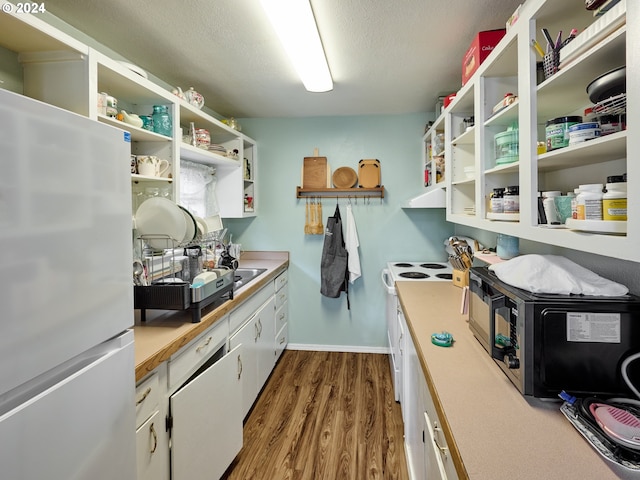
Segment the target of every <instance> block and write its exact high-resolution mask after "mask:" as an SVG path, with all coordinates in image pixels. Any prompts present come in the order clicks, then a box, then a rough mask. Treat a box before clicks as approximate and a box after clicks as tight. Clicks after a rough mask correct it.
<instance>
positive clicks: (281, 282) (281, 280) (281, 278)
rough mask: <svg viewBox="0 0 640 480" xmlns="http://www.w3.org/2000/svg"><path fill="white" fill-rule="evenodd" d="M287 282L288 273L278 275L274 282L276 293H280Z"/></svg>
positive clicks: (286, 271)
mask: <svg viewBox="0 0 640 480" xmlns="http://www.w3.org/2000/svg"><path fill="white" fill-rule="evenodd" d="M288 281H289V271H288V270H285V271H284V272H282V273H281V274H280V275H278V276H277V277H276V279H275V281H274V283H275V285H276V292H278V291H280V289H281V288H282V287H284V286H285V285H286V284H287V282H288Z"/></svg>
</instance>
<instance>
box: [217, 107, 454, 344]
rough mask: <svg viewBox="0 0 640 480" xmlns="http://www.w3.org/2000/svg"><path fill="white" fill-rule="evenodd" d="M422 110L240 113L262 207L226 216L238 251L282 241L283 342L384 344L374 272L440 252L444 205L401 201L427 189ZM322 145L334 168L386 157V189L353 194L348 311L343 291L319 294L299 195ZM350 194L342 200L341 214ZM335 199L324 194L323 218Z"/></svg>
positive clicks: (315, 255) (314, 253) (318, 243)
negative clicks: (286, 256) (307, 163)
mask: <svg viewBox="0 0 640 480" xmlns="http://www.w3.org/2000/svg"><path fill="white" fill-rule="evenodd" d="M428 119H430V117H428V115H427V114H411V115H399V116H398V115H391V116H388V115H381V116H352V117H314V118H296V119H272V118H270V119H242V120H241V121H240V123H241V125H242V128H243V132H246V133H247V134H248V135H249V136H250V137H252V138H253V139H255V140H256V142H257V143H258V155H259V166H258V170H257V171H258V177H259V179H258V188H259V193H258V195H257V198H256V202H259V203H257V207H258V208H259V215H258V216H257V217H256V218H253V219H235V220H231V219H225V220H224V224H225V226H226V227H228V228H229V230H230V231H231V232H232V233H233V238H234V242H239V243H242V248H243V250H287V251H289V252H290V259H291V262H290V267H289V299H290V300H289V302H290V303H289V316H290V323H289V341H290V342H291V343H292V344H301V345H320V346H338V347H344V348H362V349H366V348H374V349H375V348H381V347H385V346H386V326H385V320H384V312H385V304H384V296H385V291H384V289H383V287H382V284H381V280H380V272H381V270H382V269H383V268H384V267H385V265H386V263H387V262H389V261H397V260H432V261H436V260H439V261H444V260H446V254H445V251H444V245H443V242H444V240H445V239H446V238H447V237H449V236H450V235H452V233H453V225H452V224H450V223H448V222H446V220H445V212H444V209H420V210H403V209H402V208H401V204H402V203H403V202H405V201H406V200H408V199H409V198H411V197H413V196H415V195H417V194H419V193H421V192H422V191H423V187H422V183H421V175H422V174H421V148H422V142H421V137H422V134H423V132H424V125H425V123H426V121H427V120H428ZM314 148H318V149H319V154H320V155H321V156H325V157H327V159H328V161H329V163H330V165H331V168H332V169H334V170H335V169H336V168H338V167H341V166H348V167H351V168H354V169H356V168H357V164H358V161H359V160H360V159H362V158H377V159H379V160H380V162H381V165H382V169H381V170H382V183H383V185H384V187H385V198H384V200H383V201H382V202H381V201H380V199H371V200H370V202H369V203H368V204H363V201H362V200H358V202H357V204H356V203H355V202H354V201H352V206H353V212H354V217H355V221H356V224H357V230H358V236H359V239H360V261H361V266H362V277H361V278H360V279H358V280H357V281H356V283H355V284H353V285H350V293H349V297H350V299H351V311H347V304H346V300H345V297H344V294H342V295H341V298H340V299H332V298H326V297H323V296H322V295H321V294H320V258H321V254H322V247H323V239H324V237H323V235H305V234H304V223H305V200H304V199H300V200H298V199H297V198H296V186H298V185H300V171H301V168H302V163H303V158H304V157H305V156H313V149H314ZM346 202H347V200H346V199H340V206H341V212H342V215H343V218H344V216H345V213H346ZM335 206H336V200H335V199H325V200H323V213H324V218H323V223H324V224H325V225H326V218H327V216H329V215H331V214H333V211H334V210H335Z"/></svg>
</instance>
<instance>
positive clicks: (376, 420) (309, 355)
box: [223, 350, 409, 480]
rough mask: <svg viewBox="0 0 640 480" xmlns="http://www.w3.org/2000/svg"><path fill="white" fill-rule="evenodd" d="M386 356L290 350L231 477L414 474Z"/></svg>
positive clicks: (332, 478)
mask: <svg viewBox="0 0 640 480" xmlns="http://www.w3.org/2000/svg"><path fill="white" fill-rule="evenodd" d="M408 478H409V477H408V473H407V466H406V461H405V454H404V443H403V425H402V414H401V411H400V405H399V404H398V403H396V402H395V400H394V398H393V386H392V384H391V373H390V368H389V360H388V357H387V356H386V355H379V354H365V353H337V352H308V351H295V350H286V351H285V352H284V353H283V355H282V357H281V359H280V361H279V363H278V365H277V366H276V368H275V369H274V371H273V373H272V375H271V377H270V378H269V380H268V382H267V384H266V385H265V387H264V390H263V392H262V394H261V396H260V397H259V398H258V400H257V402H256V404H255V405H254V408H253V410H252V411H251V413H250V414H249V416H248V417H247V419H246V422H245V426H244V446H243V448H242V450H241V451H240V453H239V454H238V456H237V457H236V459H235V460H234V463H233V464H232V465H231V466H230V467H229V469H228V470H227V472H226V473H225V475H224V476H223V479H225V480H247V479H254V480H259V479H265V480H283V479H296V480H342V479H345V480H352V479H353V480H355V479H367V480H368V479H394V480H406V479H408Z"/></svg>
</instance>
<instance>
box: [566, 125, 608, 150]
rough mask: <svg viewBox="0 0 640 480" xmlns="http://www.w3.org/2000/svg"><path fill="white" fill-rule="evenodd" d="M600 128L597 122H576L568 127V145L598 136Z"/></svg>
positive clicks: (600, 131)
mask: <svg viewBox="0 0 640 480" xmlns="http://www.w3.org/2000/svg"><path fill="white" fill-rule="evenodd" d="M601 133H602V130H601V129H600V124H599V123H598V122H585V123H577V124H575V125H571V126H570V127H569V145H575V144H576V143H580V142H586V141H587V140H593V139H594V138H598V137H599V136H600V134H601Z"/></svg>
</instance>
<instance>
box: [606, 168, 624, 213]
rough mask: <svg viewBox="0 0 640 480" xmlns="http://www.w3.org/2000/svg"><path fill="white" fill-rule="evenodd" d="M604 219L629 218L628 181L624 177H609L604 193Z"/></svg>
mask: <svg viewBox="0 0 640 480" xmlns="http://www.w3.org/2000/svg"><path fill="white" fill-rule="evenodd" d="M602 219H603V220H625V221H626V220H627V182H625V181H623V177H622V176H619V177H607V184H606V186H605V193H604V195H602Z"/></svg>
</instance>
